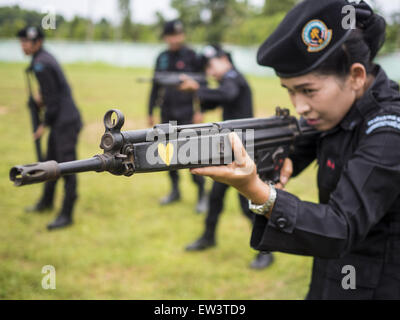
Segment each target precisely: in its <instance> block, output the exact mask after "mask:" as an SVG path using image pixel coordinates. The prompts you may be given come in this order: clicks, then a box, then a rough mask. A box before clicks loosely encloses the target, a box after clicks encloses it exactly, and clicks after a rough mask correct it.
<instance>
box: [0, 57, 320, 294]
mask: <svg viewBox="0 0 400 320" xmlns="http://www.w3.org/2000/svg"><path fill="white" fill-rule="evenodd" d="M24 67H25V66H24V65H23V64H5V63H0V121H1V123H2V125H1V126H0V136H1V140H0V141H1V144H0V151H1V158H0V177H1V179H0V214H1V216H0V299H302V298H304V296H305V294H306V292H307V288H308V283H309V278H310V274H311V263H312V260H311V258H309V257H300V256H294V255H288V254H282V253H277V254H276V255H275V257H276V260H275V263H274V264H273V266H271V268H270V269H268V270H264V271H253V270H250V269H249V268H248V264H249V263H250V262H251V260H252V259H253V257H254V255H255V253H256V252H255V251H254V250H252V249H251V248H250V246H249V239H250V232H251V227H250V225H249V223H248V221H247V220H246V219H245V218H244V217H243V216H242V214H241V213H240V209H239V203H238V200H237V195H236V192H235V191H234V190H233V189H230V190H229V191H228V193H227V197H226V199H225V211H224V213H223V214H222V216H221V219H220V223H219V229H218V233H217V235H218V246H217V247H216V248H214V249H211V250H209V251H206V252H201V253H186V252H184V250H183V248H184V246H185V245H186V244H188V243H189V242H191V241H193V240H194V239H195V238H196V237H197V236H198V235H200V234H201V232H202V230H203V220H204V215H197V214H195V213H194V205H195V201H196V199H195V195H196V189H195V186H194V185H193V183H192V182H191V177H190V175H189V174H188V172H187V171H182V172H180V176H181V181H180V185H181V190H182V195H183V199H182V201H181V202H180V203H178V204H174V205H171V206H170V207H160V206H159V205H158V199H159V198H161V197H162V196H164V195H165V194H166V193H167V192H168V191H169V179H168V176H167V174H166V173H157V174H143V175H137V176H133V177H130V178H126V177H115V176H112V175H110V174H107V173H102V174H98V173H85V174H81V175H80V176H79V195H80V197H79V201H78V203H77V206H76V210H75V224H74V226H73V227H71V228H68V229H65V230H60V231H55V232H47V231H46V229H45V226H46V224H47V223H48V222H49V221H51V220H52V219H53V218H54V217H55V215H56V212H51V213H44V214H40V215H30V214H26V213H24V212H23V209H24V207H25V206H27V205H30V204H33V203H35V201H36V200H37V199H38V197H39V195H40V193H41V189H42V186H40V185H34V186H26V187H22V188H15V187H13V186H12V184H11V182H10V181H9V180H8V171H9V169H10V167H11V166H13V165H15V164H21V163H30V162H33V161H34V160H35V159H34V151H33V143H32V140H31V136H30V122H29V121H30V120H29V118H28V112H27V109H26V107H25V100H26V91H25V87H24V84H25V83H24V77H23V69H24ZM65 71H66V74H67V77H68V79H69V81H70V83H71V86H72V88H73V92H74V96H75V98H76V101H77V103H78V105H79V108H80V110H81V112H82V115H83V119H84V122H85V127H84V129H83V131H82V133H81V136H80V142H79V152H78V154H79V157H80V158H87V157H91V156H92V155H94V154H96V153H99V152H100V151H101V150H100V149H99V142H100V137H101V135H102V133H103V131H104V129H103V123H102V117H103V115H104V113H105V111H107V110H108V109H109V108H110V107H117V108H119V109H121V110H122V111H123V112H124V114H125V117H126V122H125V126H124V129H125V130H127V129H139V128H143V127H146V105H147V97H148V93H149V85H147V84H137V83H135V78H136V77H137V76H143V75H149V74H150V71H149V70H144V69H133V68H117V67H112V66H107V65H103V64H91V65H86V64H74V65H67V66H65ZM249 80H250V83H251V85H252V88H253V93H254V102H255V107H256V114H257V116H270V115H272V114H273V110H274V107H275V106H276V105H280V106H289V105H290V103H289V100H288V97H287V94H286V93H285V91H284V90H283V89H281V88H280V85H279V81H278V80H277V79H272V78H271V79H269V78H259V77H249ZM220 114H221V113H220V111H215V112H212V113H209V114H207V116H206V121H215V120H220ZM62 184H63V183H59V184H58V188H57V191H58V192H57V201H56V208H59V207H60V204H61V201H62V187H63V185H62ZM210 186H211V181H210V180H208V181H207V187H208V188H210ZM288 190H289V191H290V192H293V193H295V194H296V195H298V196H299V197H300V198H302V199H304V200H310V201H316V199H317V196H316V187H315V168H310V169H309V170H307V172H306V173H305V174H303V175H302V176H301V177H300V178H297V179H293V181H291V182H290V183H289V185H288ZM44 265H53V266H54V267H55V268H56V272H57V273H56V274H57V283H56V285H57V289H56V290H44V289H42V287H41V281H42V277H43V276H44V275H43V274H42V273H41V270H42V267H43V266H44Z"/></svg>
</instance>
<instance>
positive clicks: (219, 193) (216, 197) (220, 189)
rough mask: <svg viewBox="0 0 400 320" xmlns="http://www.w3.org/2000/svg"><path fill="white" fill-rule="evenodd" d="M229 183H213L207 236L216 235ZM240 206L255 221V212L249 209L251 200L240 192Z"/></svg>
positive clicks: (207, 220)
mask: <svg viewBox="0 0 400 320" xmlns="http://www.w3.org/2000/svg"><path fill="white" fill-rule="evenodd" d="M228 188H229V185H227V184H224V183H220V182H215V181H214V183H213V186H212V189H211V193H210V200H209V208H208V213H207V218H206V222H205V224H206V230H205V236H207V237H212V238H213V237H215V229H216V227H217V223H218V218H219V216H220V214H221V212H222V211H223V207H224V197H225V193H226V190H228ZM238 196H239V202H240V207H241V208H242V213H243V214H244V215H245V216H246V217H247V218H248V219H249V220H250V221H251V223H253V220H254V213H253V212H251V211H250V209H249V201H248V200H247V199H246V198H245V197H244V196H242V195H241V194H240V193H238Z"/></svg>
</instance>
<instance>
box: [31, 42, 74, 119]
mask: <svg viewBox="0 0 400 320" xmlns="http://www.w3.org/2000/svg"><path fill="white" fill-rule="evenodd" d="M30 69H31V70H33V72H34V74H35V76H36V78H37V80H38V82H39V87H40V93H41V96H42V99H43V103H44V105H45V107H46V112H45V124H46V125H48V126H51V127H55V126H57V127H63V126H64V125H69V124H76V125H80V124H81V119H80V114H79V111H78V109H77V108H76V105H75V103H74V100H73V98H72V94H71V89H70V87H69V85H68V83H67V80H66V78H65V76H64V73H63V71H62V69H61V67H60V65H59V64H58V62H57V61H56V59H55V58H54V57H53V56H52V55H51V54H50V53H48V52H47V51H46V50H44V49H40V50H39V51H38V52H36V53H35V54H34V55H33V57H32V62H31V65H30Z"/></svg>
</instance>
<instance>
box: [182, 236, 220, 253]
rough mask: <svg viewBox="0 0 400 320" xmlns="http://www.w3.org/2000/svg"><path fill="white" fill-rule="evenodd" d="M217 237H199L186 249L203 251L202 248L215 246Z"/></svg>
mask: <svg viewBox="0 0 400 320" xmlns="http://www.w3.org/2000/svg"><path fill="white" fill-rule="evenodd" d="M215 245H216V243H215V239H209V238H206V237H204V236H203V237H200V238H199V239H197V240H196V241H195V242H193V243H191V244H189V245H188V246H187V247H186V248H185V250H186V251H201V250H206V249H208V248H212V247H215Z"/></svg>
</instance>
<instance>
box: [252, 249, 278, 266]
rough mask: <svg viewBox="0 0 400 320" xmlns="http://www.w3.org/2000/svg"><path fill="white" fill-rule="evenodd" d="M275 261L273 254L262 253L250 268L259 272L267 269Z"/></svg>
mask: <svg viewBox="0 0 400 320" xmlns="http://www.w3.org/2000/svg"><path fill="white" fill-rule="evenodd" d="M273 261H274V256H273V255H272V253H271V252H260V253H258V254H257V255H256V257H255V259H254V260H253V262H252V263H251V264H250V268H251V269H257V270H261V269H266V268H268V267H269V266H270V265H271V264H272V262H273Z"/></svg>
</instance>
